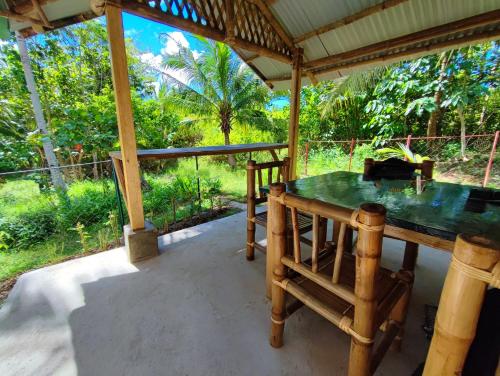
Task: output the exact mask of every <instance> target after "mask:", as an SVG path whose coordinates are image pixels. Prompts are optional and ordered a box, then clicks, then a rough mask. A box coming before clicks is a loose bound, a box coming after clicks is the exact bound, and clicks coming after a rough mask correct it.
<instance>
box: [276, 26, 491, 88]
mask: <svg viewBox="0 0 500 376" xmlns="http://www.w3.org/2000/svg"><path fill="white" fill-rule="evenodd" d="M499 37H500V26H499V27H497V28H494V29H493V30H489V31H485V32H482V33H479V34H471V35H467V36H464V37H462V38H459V39H450V40H445V41H442V42H439V43H434V44H431V45H420V46H414V47H409V48H407V49H404V50H402V51H399V52H396V53H391V54H387V55H382V56H376V57H373V58H370V59H366V60H362V61H359V60H357V61H349V62H346V63H339V64H336V65H333V66H328V67H324V68H319V69H315V70H311V71H307V72H305V73H304V75H307V73H313V74H315V75H316V76H318V75H322V74H326V73H329V72H335V71H340V70H342V69H351V68H357V67H362V66H365V65H370V64H376V63H380V62H385V61H389V62H392V61H393V60H402V59H404V58H409V57H412V56H415V55H418V54H420V53H423V52H428V53H429V54H431V53H432V52H433V51H436V50H443V49H449V48H453V47H456V46H463V45H470V44H473V43H481V42H486V41H490V40H495V39H497V38H499ZM291 78H292V77H291V76H290V75H288V76H281V77H275V78H269V79H268V80H267V82H269V83H274V84H276V83H278V82H284V81H289V80H290V79H291Z"/></svg>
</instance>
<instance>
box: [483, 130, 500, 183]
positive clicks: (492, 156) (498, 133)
mask: <svg viewBox="0 0 500 376" xmlns="http://www.w3.org/2000/svg"><path fill="white" fill-rule="evenodd" d="M499 136H500V131H496V132H495V138H494V139H493V145H492V146H491V153H490V159H489V160H488V164H487V165H486V171H485V172H484V180H483V187H486V186H487V185H488V180H490V172H491V167H492V166H493V159H495V152H496V149H497V143H498V137H499Z"/></svg>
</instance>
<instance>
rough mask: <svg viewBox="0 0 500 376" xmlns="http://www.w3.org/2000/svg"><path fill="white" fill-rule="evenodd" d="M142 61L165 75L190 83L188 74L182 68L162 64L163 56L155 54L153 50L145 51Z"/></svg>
mask: <svg viewBox="0 0 500 376" xmlns="http://www.w3.org/2000/svg"><path fill="white" fill-rule="evenodd" d="M140 59H141V62H143V63H144V64H147V65H149V66H151V67H152V68H154V69H155V70H156V71H157V72H159V73H164V74H165V75H168V76H171V77H173V78H175V79H176V80H178V81H180V82H182V83H183V84H187V83H188V78H187V75H186V74H185V73H184V72H183V71H182V70H174V69H170V68H165V67H164V66H163V64H162V60H163V58H162V56H161V55H155V54H153V53H151V52H148V53H144V54H142V55H140Z"/></svg>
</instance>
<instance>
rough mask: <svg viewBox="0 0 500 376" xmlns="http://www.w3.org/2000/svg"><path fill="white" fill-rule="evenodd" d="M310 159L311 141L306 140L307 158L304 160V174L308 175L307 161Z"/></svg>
mask: <svg viewBox="0 0 500 376" xmlns="http://www.w3.org/2000/svg"><path fill="white" fill-rule="evenodd" d="M308 161H309V142H306V158H305V162H304V175H305V176H307V162H308Z"/></svg>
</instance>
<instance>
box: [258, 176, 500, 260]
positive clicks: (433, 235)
mask: <svg viewBox="0 0 500 376" xmlns="http://www.w3.org/2000/svg"><path fill="white" fill-rule="evenodd" d="M473 188H474V187H471V186H467V185H460V184H452V183H444V182H436V181H431V182H429V183H428V184H426V185H425V188H424V191H423V192H422V194H419V195H417V194H416V192H415V190H414V189H413V188H410V187H409V186H408V182H405V181H388V180H382V181H380V182H374V181H365V180H364V179H363V175H362V174H358V173H354V172H346V171H337V172H332V173H328V174H324V175H319V176H313V177H308V178H304V179H299V180H294V181H290V182H288V183H287V192H290V193H293V194H296V195H298V196H301V197H305V198H308V199H317V200H321V201H324V202H327V203H331V204H335V205H338V206H342V207H345V208H349V209H357V208H358V207H359V206H360V205H361V204H362V203H364V202H375V203H378V204H382V205H384V206H385V207H386V209H387V218H386V229H385V231H384V233H385V234H386V235H388V236H394V237H396V238H398V239H402V240H405V241H410V242H414V243H418V244H423V245H426V246H429V247H431V248H436V249H441V250H445V251H450V252H452V251H453V247H454V243H455V239H456V237H457V235H458V234H466V235H471V236H482V237H485V238H488V239H491V240H494V241H499V242H500V231H499V224H500V206H495V205H492V204H486V205H484V208H478V207H477V205H473V204H474V203H470V201H469V200H468V198H469V194H470V192H471V190H472V189H473ZM263 190H264V191H267V190H268V188H267V187H264V188H263ZM481 209H482V210H481ZM473 210H474V211H473Z"/></svg>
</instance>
